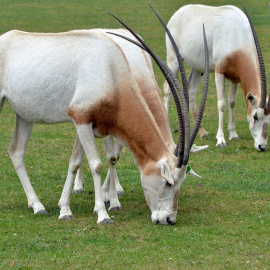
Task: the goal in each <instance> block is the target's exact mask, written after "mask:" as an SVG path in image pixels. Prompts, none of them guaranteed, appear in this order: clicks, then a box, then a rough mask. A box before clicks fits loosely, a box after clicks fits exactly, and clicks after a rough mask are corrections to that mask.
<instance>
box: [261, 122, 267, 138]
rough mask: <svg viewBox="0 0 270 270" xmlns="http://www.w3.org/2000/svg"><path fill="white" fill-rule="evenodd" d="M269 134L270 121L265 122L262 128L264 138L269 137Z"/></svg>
mask: <svg viewBox="0 0 270 270" xmlns="http://www.w3.org/2000/svg"><path fill="white" fill-rule="evenodd" d="M267 134H268V123H264V124H263V128H262V137H263V138H264V139H267Z"/></svg>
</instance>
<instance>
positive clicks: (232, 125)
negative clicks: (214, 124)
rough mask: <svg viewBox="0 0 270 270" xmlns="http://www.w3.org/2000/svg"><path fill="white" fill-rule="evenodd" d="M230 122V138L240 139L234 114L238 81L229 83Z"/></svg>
mask: <svg viewBox="0 0 270 270" xmlns="http://www.w3.org/2000/svg"><path fill="white" fill-rule="evenodd" d="M229 86H230V87H229V100H228V104H229V124H228V131H229V140H240V138H239V136H238V134H237V133H236V129H235V119H234V118H235V115H234V107H235V101H236V90H237V83H233V82H230V83H229Z"/></svg>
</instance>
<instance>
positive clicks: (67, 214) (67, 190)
mask: <svg viewBox="0 0 270 270" xmlns="http://www.w3.org/2000/svg"><path fill="white" fill-rule="evenodd" d="M82 159H83V148H82V145H81V143H80V140H79V138H78V137H77V138H76V141H75V144H74V147H73V151H72V154H71V158H70V161H69V167H68V174H67V179H66V182H65V186H64V188H63V191H62V195H61V198H60V200H59V202H58V206H59V207H60V216H59V219H71V218H73V214H72V212H71V209H70V195H71V190H72V186H73V183H74V179H75V176H76V173H77V171H78V170H79V168H81V166H82Z"/></svg>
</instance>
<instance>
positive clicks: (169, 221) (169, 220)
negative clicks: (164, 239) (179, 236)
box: [167, 217, 174, 225]
mask: <svg viewBox="0 0 270 270" xmlns="http://www.w3.org/2000/svg"><path fill="white" fill-rule="evenodd" d="M167 223H168V224H169V225H173V224H174V222H173V221H172V220H171V219H170V218H169V217H167Z"/></svg>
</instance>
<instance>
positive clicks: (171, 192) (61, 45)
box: [0, 30, 208, 224]
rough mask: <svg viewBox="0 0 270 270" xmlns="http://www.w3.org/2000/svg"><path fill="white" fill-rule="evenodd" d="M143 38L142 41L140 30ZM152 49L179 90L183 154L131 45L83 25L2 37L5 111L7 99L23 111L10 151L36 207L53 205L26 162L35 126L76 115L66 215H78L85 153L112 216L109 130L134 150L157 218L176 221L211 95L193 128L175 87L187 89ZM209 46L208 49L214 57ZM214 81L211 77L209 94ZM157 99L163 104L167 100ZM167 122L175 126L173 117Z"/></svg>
mask: <svg viewBox="0 0 270 270" xmlns="http://www.w3.org/2000/svg"><path fill="white" fill-rule="evenodd" d="M137 39H139V40H140V38H139V37H138V36H137ZM204 39H205V35H204ZM140 42H142V43H143V41H141V40H140ZM205 42H206V41H205ZM144 46H146V45H144ZM147 50H148V52H149V53H150V54H151V55H152V56H154V57H155V61H156V62H157V63H158V64H159V66H160V68H161V70H162V71H163V73H164V75H165V76H166V78H167V80H168V81H169V82H170V86H171V88H172V91H173V93H175V95H174V98H175V101H176V104H177V108H178V111H179V127H180V128H179V130H180V135H181V136H180V140H179V143H178V145H177V146H178V147H177V149H176V151H175V153H174V152H173V151H172V150H171V149H169V147H168V145H167V143H166V138H169V137H171V134H170V130H169V129H168V130H167V133H165V134H163V133H162V132H161V130H160V128H159V126H158V125H157V122H156V120H155V119H156V117H155V116H154V112H153V111H151V110H150V109H149V107H148V105H147V103H146V102H145V100H144V98H143V96H142V94H141V91H140V89H139V87H140V86H139V85H138V84H137V82H136V80H135V79H134V76H133V74H132V72H131V70H130V67H129V65H128V62H127V60H126V58H125V55H124V53H123V51H122V50H121V48H120V47H119V46H118V45H117V44H116V43H115V42H112V39H109V38H108V37H107V36H105V35H103V33H102V32H98V30H94V31H91V30H75V31H70V32H65V33H58V34H52V33H51V34H49V33H43V34H42V33H27V32H22V31H17V30H13V31H10V32H7V33H5V34H3V35H2V36H1V37H0V53H1V56H2V57H1V60H0V61H1V75H0V82H1V88H0V110H1V109H2V107H3V103H4V100H7V101H8V102H9V104H10V105H11V107H12V108H13V110H14V111H15V113H16V130H15V132H14V135H13V139H12V142H11V145H10V147H9V154H10V157H11V159H12V162H13V165H14V167H15V170H16V172H17V174H18V176H19V178H20V180H21V183H22V185H23V188H24V190H25V193H26V196H27V199H28V206H29V207H31V208H33V210H34V213H40V212H41V213H42V212H43V213H44V212H46V210H45V208H44V206H43V205H42V204H41V203H40V201H39V200H38V197H37V195H36V194H35V192H34V189H33V187H32V185H31V182H30V180H29V178H28V175H27V172H26V168H25V164H24V154H25V149H26V145H27V142H28V140H29V138H30V135H31V131H32V128H33V125H34V123H45V124H56V123H59V122H73V123H74V124H75V127H76V130H77V135H78V137H77V139H76V142H75V145H74V148H73V152H72V156H71V159H70V163H69V169H68V175H67V179H66V183H65V186H64V189H63V192H62V196H61V198H60V201H59V207H60V208H61V210H60V218H65V217H66V216H69V215H72V213H71V210H70V207H69V198H70V193H71V190H72V186H73V182H74V179H75V176H76V172H77V170H78V168H79V166H80V165H81V162H82V154H83V152H84V153H85V154H86V157H87V160H88V163H89V166H90V169H91V172H92V174H93V180H94V188H95V207H94V212H95V213H97V215H98V221H97V222H98V223H109V222H111V219H110V217H109V215H108V213H107V211H106V209H105V205H104V202H103V199H102V194H101V170H102V163H101V160H100V158H99V155H98V152H97V149H96V145H95V136H97V137H104V136H105V138H104V141H105V145H108V146H109V147H110V146H111V145H113V144H112V143H111V140H112V136H114V137H116V138H117V139H119V140H120V141H121V142H123V143H124V144H125V145H127V146H128V147H129V148H130V149H131V151H132V153H133V155H134V158H135V160H136V163H137V165H138V167H139V170H140V173H141V183H142V186H143V189H144V194H145V198H146V201H147V203H148V206H149V208H150V210H151V218H152V221H153V222H154V223H158V222H159V223H161V224H173V223H175V221H176V213H177V207H178V194H179V189H180V186H181V184H182V183H183V181H184V180H185V178H186V166H187V163H188V159H189V152H190V148H191V145H192V143H193V141H194V139H195V136H196V133H197V130H198V127H199V124H200V122H201V118H202V113H203V109H204V103H205V98H206V94H205V95H204V97H205V98H204V99H203V101H204V102H203V105H202V110H201V113H200V116H199V117H198V119H197V125H195V128H194V130H193V133H192V134H191V135H190V133H189V119H188V108H187V106H186V102H185V98H184V96H183V92H182V91H180V92H179V96H180V99H181V103H182V107H183V111H182V109H181V106H180V101H179V97H178V94H177V92H176V90H175V87H176V88H177V89H178V90H179V89H180V86H179V84H178V82H177V80H176V78H175V77H174V76H173V74H172V73H171V72H170V70H169V69H168V68H167V67H166V65H165V64H164V63H162V62H161V60H160V59H159V58H157V57H156V56H155V55H154V54H153V53H152V52H151V50H150V49H148V48H147ZM207 52H208V50H207V49H206V59H207V60H208V56H207ZM206 65H207V61H206ZM207 73H208V72H207ZM207 83H208V80H206V82H205V87H204V92H205V93H206V92H207V87H208V84H207ZM147 87H151V86H148V85H147ZM185 91H187V89H185ZM154 102H157V103H158V106H159V107H162V106H161V104H162V103H161V101H160V99H157V100H156V101H154ZM167 121H168V120H167ZM165 125H167V126H169V124H168V123H165ZM111 152H113V151H111Z"/></svg>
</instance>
